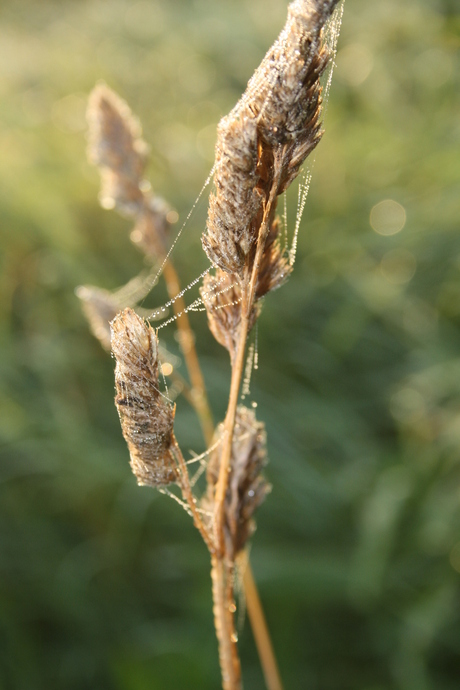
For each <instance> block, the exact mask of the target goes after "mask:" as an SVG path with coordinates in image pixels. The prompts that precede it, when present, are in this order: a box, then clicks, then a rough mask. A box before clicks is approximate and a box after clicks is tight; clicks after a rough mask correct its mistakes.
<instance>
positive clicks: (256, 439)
mask: <svg viewBox="0 0 460 690" xmlns="http://www.w3.org/2000/svg"><path fill="white" fill-rule="evenodd" d="M216 433H217V435H218V436H219V435H220V436H222V434H223V424H220V425H219V427H218V428H217V431H216ZM220 454H221V445H219V446H217V448H216V449H215V450H214V452H213V453H212V455H211V458H210V460H209V464H208V469H207V481H208V490H207V494H206V495H205V498H204V499H203V507H205V509H206V510H208V511H209V510H211V511H212V509H213V505H214V490H215V486H216V484H217V481H218V477H219V468H220ZM266 462H267V457H266V434H265V425H264V424H263V423H262V422H258V421H257V419H256V416H255V413H254V411H253V410H250V409H248V408H247V407H243V406H240V407H238V409H237V412H236V419H235V429H234V434H233V441H232V455H231V460H230V477H229V482H228V489H227V494H226V497H225V507H224V510H225V530H226V540H227V545H228V546H229V547H230V550H229V553H232V554H233V555H234V556H235V555H236V554H237V553H239V552H240V551H241V550H242V549H243V548H244V546H245V545H246V542H247V540H248V539H249V537H250V536H251V534H252V533H253V532H254V530H255V523H254V520H253V515H254V512H255V510H256V509H257V507H258V506H259V505H260V504H261V503H262V502H263V501H264V499H265V496H266V495H267V493H269V491H270V489H271V487H270V484H269V483H268V482H267V481H266V479H265V477H264V476H263V475H262V469H263V467H264V465H265V464H266Z"/></svg>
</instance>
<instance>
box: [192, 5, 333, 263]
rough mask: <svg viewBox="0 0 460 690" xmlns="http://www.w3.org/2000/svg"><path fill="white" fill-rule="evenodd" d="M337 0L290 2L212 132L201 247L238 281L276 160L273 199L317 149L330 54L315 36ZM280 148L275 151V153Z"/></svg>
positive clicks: (251, 256) (269, 189)
mask: <svg viewBox="0 0 460 690" xmlns="http://www.w3.org/2000/svg"><path fill="white" fill-rule="evenodd" d="M336 5H337V0H329V1H326V0H296V2H293V3H292V4H291V5H290V6H289V12H288V20H287V22H286V25H285V27H284V29H283V31H282V32H281V34H280V36H279V37H278V39H277V40H276V41H275V43H274V45H273V47H272V48H271V49H270V50H269V51H268V53H267V55H266V56H265V58H264V60H263V61H262V63H261V65H260V67H259V68H258V69H257V70H256V72H255V74H254V75H253V77H252V78H251V80H250V82H249V84H248V87H247V89H246V92H245V93H244V95H243V97H242V98H241V100H240V101H239V102H238V103H237V105H236V106H235V108H234V109H233V110H232V111H231V113H230V114H229V115H227V116H226V117H224V118H223V119H222V120H221V121H220V123H219V126H218V130H217V142H216V160H215V173H214V184H215V188H216V191H215V194H213V195H212V196H211V198H210V203H209V212H208V221H207V226H206V233H205V234H204V235H203V238H202V241H203V248H204V250H205V251H206V253H207V255H208V258H209V260H210V261H211V262H212V263H213V264H214V265H215V266H218V267H220V268H222V269H223V270H224V271H227V272H228V273H237V274H239V275H240V276H243V274H244V271H245V268H246V267H247V264H248V263H251V259H252V260H253V259H254V245H255V243H256V242H257V240H258V230H259V228H260V225H261V221H262V215H263V208H264V206H265V205H266V204H267V202H268V199H269V196H270V192H272V191H273V190H272V185H273V180H274V159H275V154H276V153H278V154H279V153H281V157H280V160H279V163H278V165H279V167H280V168H281V170H279V171H278V179H277V180H276V189H275V190H274V194H275V196H277V195H279V194H281V193H282V192H283V191H284V190H285V189H286V188H287V187H288V185H289V184H290V183H291V182H292V180H293V179H294V178H295V177H296V175H297V174H298V171H299V169H300V166H301V165H302V163H303V162H304V160H305V158H306V157H307V156H308V154H309V153H311V152H312V151H313V149H314V148H315V147H316V146H317V144H318V143H319V141H320V139H321V136H322V134H323V132H322V130H321V125H320V121H319V119H320V114H321V91H322V87H321V84H320V82H319V78H320V77H321V75H322V73H323V72H324V70H325V69H326V66H327V64H328V61H329V58H330V55H329V52H328V50H327V49H326V47H325V46H324V45H323V42H322V29H323V26H324V24H325V23H326V21H327V20H328V19H329V17H330V15H331V14H332V12H333V10H334V8H335V6H336ZM280 149H282V150H281V151H280Z"/></svg>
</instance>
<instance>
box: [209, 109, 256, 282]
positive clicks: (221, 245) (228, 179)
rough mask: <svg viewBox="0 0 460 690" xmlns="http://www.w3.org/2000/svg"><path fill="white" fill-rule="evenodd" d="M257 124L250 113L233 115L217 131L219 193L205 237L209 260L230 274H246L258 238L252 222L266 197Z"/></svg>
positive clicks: (216, 182) (212, 201) (212, 199)
mask: <svg viewBox="0 0 460 690" xmlns="http://www.w3.org/2000/svg"><path fill="white" fill-rule="evenodd" d="M257 161H258V149H257V125H256V122H255V119H254V117H253V115H252V113H250V112H249V111H246V112H245V111H244V110H241V111H240V112H238V113H237V114H236V113H233V112H232V113H230V115H228V116H227V117H224V118H222V120H221V121H220V123H219V126H218V128H217V142H216V158H215V171H214V185H215V190H216V191H215V194H211V196H210V200H209V212H208V220H207V224H206V229H207V234H204V235H203V237H202V242H203V248H204V250H205V252H206V254H207V255H208V258H209V260H210V261H211V262H212V263H213V264H214V265H215V266H219V267H220V268H222V269H223V270H224V271H227V272H228V273H237V274H240V275H241V273H242V271H243V269H244V265H245V261H246V257H247V255H248V253H249V251H250V249H251V247H252V245H253V244H254V241H255V239H256V237H257V235H256V233H255V231H254V228H253V227H252V222H253V221H254V219H255V218H256V216H257V214H258V213H259V211H260V209H261V206H262V200H263V197H262V195H261V193H260V192H259V190H258V188H257V185H258V182H259V177H258V174H257Z"/></svg>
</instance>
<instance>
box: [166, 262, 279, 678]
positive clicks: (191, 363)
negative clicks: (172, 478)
mask: <svg viewBox="0 0 460 690" xmlns="http://www.w3.org/2000/svg"><path fill="white" fill-rule="evenodd" d="M163 276H164V279H165V282H166V288H167V290H168V294H169V298H170V299H171V300H174V301H173V308H174V312H175V314H176V316H177V329H178V331H179V333H180V338H179V340H180V346H181V350H182V353H183V355H184V359H185V363H186V366H187V371H188V373H189V377H190V382H191V385H192V388H191V391H190V393H191V395H190V399H191V401H192V404H193V405H194V407H195V410H196V412H197V415H198V419H199V421H200V424H201V428H202V431H203V436H204V438H205V441H206V444H207V446H208V447H209V446H211V444H212V439H213V434H214V423H213V421H212V415H211V410H210V407H209V402H208V398H207V395H206V387H205V383H204V378H203V374H202V372H201V368H200V363H199V360H198V356H197V352H196V348H195V337H194V334H193V331H192V330H191V327H190V322H189V319H188V316H187V313H186V312H185V303H184V300H183V299H182V297H179V298H177V299H174V298H175V297H176V295H177V294H179V292H180V290H181V286H180V283H179V277H178V275H177V273H176V270H175V268H174V265H173V263H172V262H171V261H170V260H167V261H166V262H165V265H164V269H163ZM247 329H248V324H247V323H246V337H247ZM245 342H246V338H245ZM243 355H244V348H243ZM243 363H244V360H243ZM240 379H241V373H240ZM238 389H239V386H238ZM237 403H238V391H237V395H236V402H235V411H236V405H237ZM233 424H234V420H233ZM230 448H231V438H230ZM181 455H182V454H181ZM183 475H184V477H185V476H186V477H187V481H188V474H187V473H186V472H184V473H183ZM188 486H189V488H190V484H189V485H188ZM190 495H192V493H191V489H190ZM184 497H185V496H184ZM186 500H187V502H188V503H189V505H190V501H189V500H188V499H186ZM190 507H191V506H190ZM199 529H200V528H199ZM200 532H201V534H202V536H203V539H204V540H205V542H206V544H207V546H208V549H209V551H210V553H211V554H212V553H213V551H214V546H213V547H212V548H211V547H210V544H209V543H208V541H207V540H206V539H205V537H204V535H203V532H202V531H201V529H200ZM212 558H213V559H214V557H212ZM221 565H222V564H221ZM221 565H219V567H214V565H212V569H211V575H212V580H213V594H214V593H216V594H217V593H218V594H219V597H220V596H221V593H222V592H223V591H225V589H226V588H225V587H223V586H222V585H223V583H222V582H220V587H217V586H216V587H215V586H214V583H215V582H216V580H217V579H218V578H219V577H220V575H221V574H223V573H224V572H225V568H224V567H223V565H222V567H221ZM246 573H247V574H248V578H250V579H248V580H247V579H246V577H245V579H244V581H243V586H244V588H245V592H244V595H245V599H246V604H247V607H248V613H249V620H250V623H251V628H252V632H253V635H254V639H255V640H256V645H257V649H258V652H259V656H260V663H261V666H262V671H263V674H264V677H265V679H266V682H267V687H268V688H269V690H272V687H273V689H274V690H282V685H281V681H280V680H279V673H278V671H277V668H278V666H277V662H276V657H275V653H274V650H273V645H272V643H271V639H270V633H269V630H268V627H267V623H266V620H265V616H264V615H263V610H262V604H261V601H260V598H259V594H258V592H257V586H256V583H255V581H254V577H253V575H252V570H251V565H250V563H249V562H248V563H247V566H246ZM246 582H250V583H251V587H249V588H247V589H246ZM228 598H229V597H228V596H227V606H228ZM214 607H215V609H217V610H218V611H220V612H221V614H222V615H221V616H220V619H219V626H220V627H219V629H220V630H223V629H224V627H225V630H226V632H227V634H226V638H225V639H226V640H227V641H226V642H225V644H224V642H223V641H222V640H221V638H222V634H223V633H221V636H220V637H219V634H218V635H217V637H218V642H219V648H221V647H222V645H223V646H224V649H225V650H227V647H228V646H229V645H230V646H231V649H232V655H234V654H237V647H236V639H234V640H232V635H234V631H233V632H232V629H233V613H232V612H231V611H227V612H226V613H225V616H224V615H223V610H224V605H223V602H221V601H220V599H219V602H216V601H215V602H214ZM255 611H260V612H261V614H262V615H257V616H256V615H253V612H255ZM216 616H217V614H216V612H215V619H216V621H217V618H216ZM229 623H230V624H231V629H230V628H229ZM216 631H217V624H216ZM228 639H230V642H228ZM261 650H262V652H263V653H261ZM230 656H231V655H230ZM227 657H228V654H227V652H225V654H224V659H225V660H226V659H227ZM220 658H221V663H222V654H221V656H220ZM232 667H233V662H232ZM273 669H275V670H276V673H275V674H274V671H273ZM222 672H224V671H222ZM240 673H241V672H240ZM267 679H272V680H270V682H273V680H274V681H275V682H277V683H278V684H277V685H274V686H273V685H272V686H270V685H269V680H267Z"/></svg>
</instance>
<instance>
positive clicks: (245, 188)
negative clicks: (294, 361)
mask: <svg viewBox="0 0 460 690" xmlns="http://www.w3.org/2000/svg"><path fill="white" fill-rule="evenodd" d="M337 5H338V0H295V2H293V3H292V4H291V5H290V6H289V9H288V18H287V21H286V25H285V27H284V29H283V30H282V32H281V34H280V35H279V37H278V39H277V40H276V41H275V43H274V45H273V46H272V47H271V48H270V50H269V51H268V53H267V55H266V56H265V58H264V60H263V61H262V63H261V65H260V66H259V68H258V69H257V70H256V72H255V73H254V75H253V77H252V78H251V80H250V81H249V83H248V86H247V89H246V91H245V93H244V94H243V96H242V97H241V99H240V100H239V102H238V103H237V104H236V106H235V107H234V108H233V110H232V111H231V112H230V113H229V114H228V115H227V116H226V117H224V118H222V120H221V121H220V123H219V125H218V130H217V143H216V147H215V164H214V167H213V182H214V190H213V192H212V193H211V194H210V198H209V209H208V216H207V222H206V229H205V231H204V233H203V235H202V245H203V249H204V251H205V252H206V255H207V257H208V259H209V261H210V263H211V266H210V269H208V270H207V271H205V272H204V274H202V276H201V278H202V284H201V286H200V298H199V299H198V300H196V301H195V302H194V303H193V304H192V305H189V307H187V306H186V305H185V301H184V292H185V290H182V289H181V287H180V282H179V277H178V275H177V273H176V271H175V268H174V265H173V263H172V260H171V249H172V247H173V246H174V242H171V226H172V224H173V222H174V220H175V219H176V215H177V214H175V212H174V211H173V210H172V209H171V208H170V207H169V206H168V204H167V203H166V202H165V201H163V200H162V199H160V198H159V197H157V196H155V195H154V193H153V192H152V190H151V188H150V185H149V184H148V183H147V182H146V181H145V178H144V173H145V167H146V162H147V146H146V144H145V142H144V141H143V139H142V131H141V126H140V124H139V122H138V120H137V119H136V118H135V117H134V116H133V114H132V112H131V110H130V108H129V106H128V105H127V104H126V103H125V102H124V101H123V100H122V99H121V98H120V97H119V96H117V95H116V94H115V93H114V92H113V91H112V90H111V89H109V88H108V87H107V86H106V85H105V84H98V85H97V86H96V87H95V89H94V90H93V92H92V94H91V96H90V99H89V105H88V123H89V147H88V155H89V159H90V161H91V162H92V163H93V164H94V165H96V166H97V167H98V169H99V171H100V174H101V182H102V184H101V192H100V201H101V205H102V206H103V207H104V208H107V209H116V210H117V211H118V212H119V213H121V214H122V215H123V216H125V217H128V218H131V219H132V220H133V222H134V228H133V230H132V232H131V235H130V237H131V240H132V241H133V242H134V243H135V244H136V245H137V246H138V247H139V249H140V250H141V251H142V252H143V253H144V255H145V256H146V257H147V259H148V261H149V262H150V265H151V270H150V271H149V272H148V273H147V274H146V275H141V276H138V277H136V278H135V279H133V280H132V281H130V283H128V285H126V286H124V287H123V288H120V289H119V290H117V291H115V292H109V291H106V290H102V289H100V288H97V287H94V286H82V287H80V288H78V289H77V295H78V296H79V297H80V299H81V300H82V306H83V309H84V312H85V314H86V316H87V318H88V320H89V323H90V327H91V330H92V332H93V334H94V335H95V336H96V337H97V338H98V339H99V340H100V342H101V344H102V345H103V347H105V348H106V349H111V350H112V353H113V356H114V358H115V362H116V366H115V386H116V397H115V404H116V407H117V410H118V414H119V417H120V423H121V428H122V433H123V436H124V438H125V440H126V443H127V445H128V450H129V456H130V464H131V468H132V470H133V473H134V474H135V476H136V478H137V481H138V483H139V484H141V485H147V486H151V487H156V488H158V489H160V491H162V492H165V493H168V494H169V495H171V496H173V497H174V498H175V499H176V500H177V501H179V502H180V503H181V504H182V505H183V506H184V507H185V509H186V510H187V512H188V513H189V514H190V515H191V517H192V519H193V523H194V525H195V527H196V528H197V529H198V530H199V532H200V534H201V536H202V537H203V540H204V542H205V544H206V546H207V548H208V550H209V553H210V558H211V579H212V593H213V602H214V603H213V611H214V622H215V629H216V634H217V639H218V646H219V659H220V665H221V671H222V685H223V688H224V690H239V689H240V688H242V680H241V667H240V660H239V655H238V649H237V635H236V631H235V623H234V615H235V610H236V605H235V601H234V598H235V582H236V578H237V569H238V567H239V566H241V568H242V571H243V585H244V590H245V597H246V603H247V609H248V613H249V618H250V621H251V625H252V628H253V631H254V635H255V639H256V644H257V647H258V651H259V655H260V659H261V663H262V668H263V671H264V675H265V680H266V684H267V688H269V690H281V689H282V684H281V679H280V675H279V672H278V669H277V665H276V660H275V656H274V653H273V649H272V645H271V642H270V637H269V634H268V630H267V626H266V623H265V619H264V616H263V611H262V608H261V604H260V600H259V597H258V594H257V589H256V587H255V583H254V580H253V577H252V573H251V568H250V564H249V560H248V555H247V552H246V549H247V545H248V540H249V539H250V538H251V536H252V534H253V532H254V530H255V521H254V515H255V513H256V509H257V508H258V506H259V505H260V504H261V503H262V502H263V501H264V500H265V498H266V497H267V494H268V493H269V491H270V489H271V487H270V484H269V483H268V481H267V479H266V478H265V476H264V467H265V465H266V462H267V454H266V432H265V426H264V424H263V422H262V421H260V420H258V419H257V418H256V415H255V412H254V410H252V409H248V408H247V407H245V406H243V405H241V404H239V396H240V389H241V384H242V380H243V376H244V370H245V356H246V346H247V340H248V336H249V333H250V331H251V329H252V328H253V327H254V325H255V323H256V321H257V319H258V318H259V316H260V313H261V306H262V298H263V297H265V296H266V295H267V294H268V293H269V292H270V291H272V290H275V289H277V288H279V287H280V286H281V285H282V284H283V283H284V282H285V281H286V280H287V278H288V277H289V275H290V273H291V271H292V269H293V253H292V252H288V251H287V250H286V248H283V247H282V245H281V241H280V229H281V227H282V224H281V222H280V220H279V218H278V217H277V215H276V210H277V203H278V199H279V196H280V195H281V194H283V192H285V191H286V189H287V188H288V187H289V185H290V184H291V183H292V181H293V180H294V179H295V178H296V176H297V175H298V173H299V171H300V168H301V166H302V163H303V162H304V161H305V159H306V158H307V156H308V155H309V154H310V153H311V152H312V151H313V150H314V149H315V147H316V146H317V144H318V143H319V141H320V139H321V137H322V135H323V129H322V126H321V112H322V94H323V84H322V81H321V77H322V76H323V74H324V72H325V70H326V68H327V66H328V65H329V64H330V62H331V58H332V57H333V48H330V47H329V46H328V42H327V40H326V29H327V24H328V22H330V21H332V20H331V17H332V14H333V12H334V11H335V10H336V7H337ZM336 11H337V12H339V10H336ZM158 267H159V269H158ZM160 274H161V276H162V277H163V278H164V279H165V282H166V288H167V291H168V294H169V303H168V306H169V307H171V308H172V310H173V312H174V317H172V320H174V321H175V325H176V327H177V333H178V336H179V337H178V341H179V344H180V347H181V350H182V354H183V357H184V360H185V363H186V367H187V370H188V377H189V381H188V382H187V381H185V380H184V379H181V378H180V377H179V376H178V375H177V374H173V380H172V387H173V388H174V390H175V395H177V394H178V393H180V392H182V393H183V394H184V396H185V397H186V398H187V400H188V401H189V402H190V403H191V404H192V405H193V407H194V409H195V411H196V413H197V416H198V419H199V421H200V424H201V427H202V431H203V436H204V439H205V442H206V445H207V448H208V450H207V452H206V453H205V454H203V457H201V460H200V462H201V469H200V470H198V473H197V475H196V476H195V477H191V476H190V470H189V466H188V464H187V463H186V461H185V460H184V456H183V454H182V451H181V449H180V446H179V443H178V441H177V440H176V438H175V435H174V417H175V409H176V408H175V404H174V403H173V396H172V394H171V391H170V390H169V389H168V388H167V387H165V385H164V384H163V383H162V378H161V372H162V361H164V356H165V355H164V354H163V353H164V351H163V350H162V347H160V343H159V339H158V329H157V330H155V328H153V327H152V325H150V323H149V321H151V320H153V318H154V317H155V316H157V315H158V313H160V312H159V310H158V311H157V312H154V313H150V314H148V313H146V311H145V310H143V309H142V308H141V307H139V302H140V301H141V300H142V299H143V298H144V297H145V296H146V294H147V293H148V292H149V291H150V290H151V289H152V287H153V286H154V284H156V282H157V280H158V278H159V276H160ZM194 282H195V283H196V282H197V281H194ZM192 307H202V308H203V309H204V310H205V311H206V314H207V321H208V326H209V329H210V331H211V332H212V334H213V336H214V337H215V339H216V340H217V342H219V343H220V344H221V345H222V346H223V347H224V348H226V349H227V351H228V353H229V355H230V363H231V381H230V394H229V400H228V407H227V413H226V416H225V419H224V420H223V421H222V422H221V423H219V424H218V425H217V427H215V425H214V422H213V419H212V414H211V410H210V408H209V404H208V400H207V395H206V388H205V384H204V379H203V375H202V373H201V369H200V365H199V361H198V356H197V352H196V349H195V344H194V335H193V333H192V331H191V328H190V324H189V320H188V311H189V310H190V309H191V308H192ZM177 404H178V405H181V404H182V402H181V401H180V400H179V402H178V403H177ZM206 459H207V461H206ZM205 461H206V467H205V464H204V463H205ZM201 471H204V472H205V489H204V491H203V492H202V494H201V495H198V493H197V489H196V486H197V485H196V479H197V477H198V474H199V473H201ZM175 486H177V487H178V490H179V492H180V496H179V495H177V493H174V487H175ZM166 487H168V488H166ZM176 491H177V490H176Z"/></svg>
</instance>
